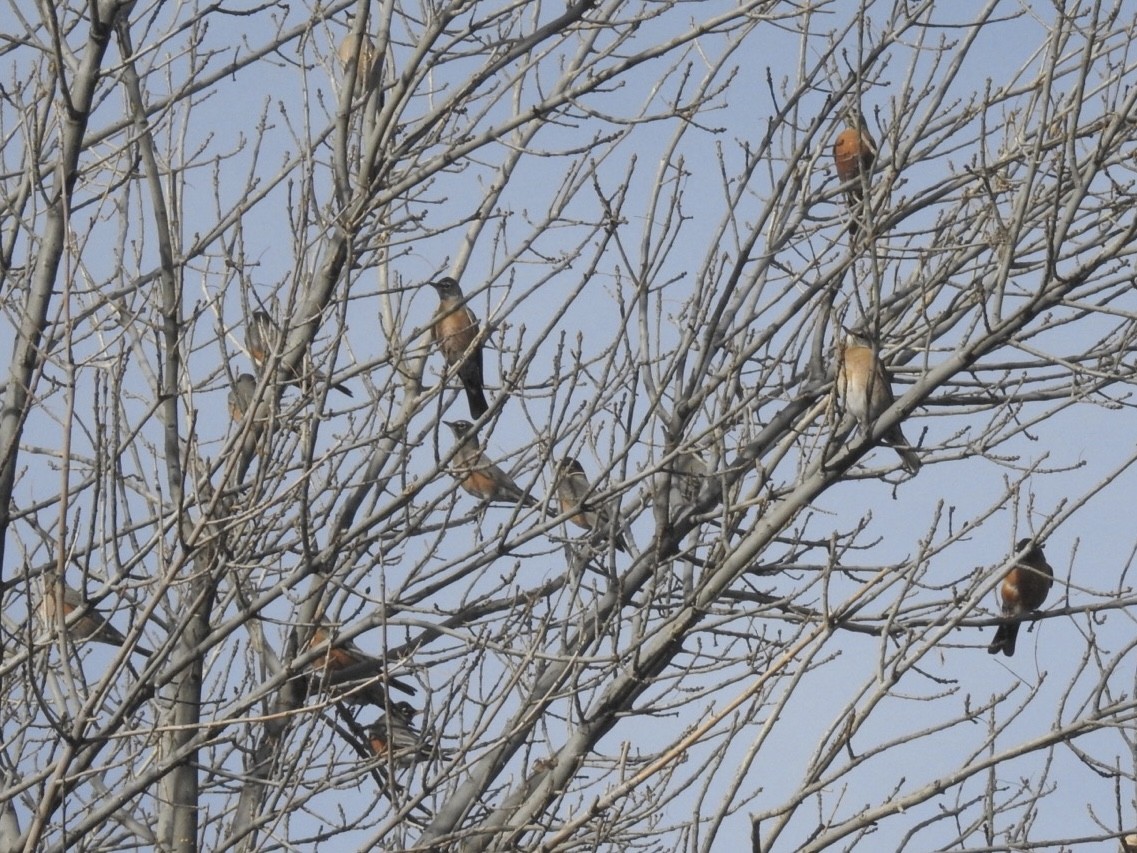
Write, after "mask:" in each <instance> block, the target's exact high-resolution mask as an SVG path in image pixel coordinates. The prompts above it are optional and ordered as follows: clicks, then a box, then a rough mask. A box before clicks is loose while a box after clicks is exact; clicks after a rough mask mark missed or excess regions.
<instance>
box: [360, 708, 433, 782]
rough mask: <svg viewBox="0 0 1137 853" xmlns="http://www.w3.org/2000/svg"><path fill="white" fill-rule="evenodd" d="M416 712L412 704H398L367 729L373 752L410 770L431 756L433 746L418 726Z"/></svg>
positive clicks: (388, 762)
mask: <svg viewBox="0 0 1137 853" xmlns="http://www.w3.org/2000/svg"><path fill="white" fill-rule="evenodd" d="M415 713H416V711H415V709H414V708H412V707H411V705H410V703H408V702H395V703H393V704H392V705H390V706H389V707H388V708H387V713H386V714H383V715H382V716H381V717H379V719H378V720H376V721H375V722H374V723H373V724H372V725H371V728H369V729H368V730H367V743H368V745H369V746H370V747H371V752H372V753H374V755H375V756H376V757H377V758H380V759H382V760H383V762H384V763H386V764H389V765H393V766H395V767H410V766H411V765H413V764H416V763H418V762H419V761H423V760H425V759H427V758H429V757H430V753H431V748H432V747H431V744H430V743H429V742H428V741H427V739H426V738H425V737H424V736H423V733H422V732H421V731H419V730H418V728H416V727H415V725H414V716H415Z"/></svg>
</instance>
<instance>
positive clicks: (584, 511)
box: [557, 456, 628, 552]
mask: <svg viewBox="0 0 1137 853" xmlns="http://www.w3.org/2000/svg"><path fill="white" fill-rule="evenodd" d="M592 491H593V489H592V487H591V486H590V485H589V483H588V477H587V476H586V475H585V473H584V468H583V467H582V466H581V464H580V462H578V461H577V460H576V459H573V458H572V457H571V456H566V457H565V458H564V459H562V460H561V462H560V464H559V465H557V500H558V501H559V502H560V505H561V512H571V513H572V515H570V516H569V518H568V520H569V521H571V522H572V523H573V524H575V525H576V526H577V527H582V528H584V529H585V530H588V531H591V532H592V533H595V534H600V535H604V534H606V533H607V532H608V531H609V530H611V529H612V519H611V516H610V515H609V514H608V511H607V509H605V508H604V507H603V506H602V505H598V504H595V503H590V502H589V501H587V500H586V498H587V496H588V495H589V494H590V493H591V492H592ZM612 544H613V545H615V546H616V550H618V551H625V552H626V551H627V550H628V543H627V542H626V541H625V539H624V534H623V533H621V532H620V531H619V530H617V531H616V535H615V537H614V538H613V540H612Z"/></svg>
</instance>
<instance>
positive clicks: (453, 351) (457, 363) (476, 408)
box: [430, 276, 489, 420]
mask: <svg viewBox="0 0 1137 853" xmlns="http://www.w3.org/2000/svg"><path fill="white" fill-rule="evenodd" d="M430 286H431V287H433V288H434V289H435V291H437V293H438V313H437V314H435V315H434V323H433V325H432V326H431V331H432V333H433V335H434V342H435V343H436V344H438V349H439V350H440V351H441V352H442V357H443V358H444V359H445V361H446V366H447V367H449V368H451V369H453V370H456V372H457V373H458V380H459V381H460V382H461V383H462V387H463V388H464V389H465V390H466V403H467V404H468V405H469V407H470V417H472V418H473V419H474V420H477V419H478V418H480V417H481V416H482V415H484V414H485V413H486V411H487V410H488V409H489V403H487V402H486V394H485V382H484V380H483V377H482V341H481V337H480V334H479V333H480V327H479V326H478V318H477V317H475V316H474V312H473V311H471V310H470V308H469V306H468V305H466V298H465V296H463V295H462V288H461V287H459V286H458V282H456V281H455V280H454V279H452V278H450V277H449V276H446V277H444V278H440V279H439V280H438V281H432V282H430Z"/></svg>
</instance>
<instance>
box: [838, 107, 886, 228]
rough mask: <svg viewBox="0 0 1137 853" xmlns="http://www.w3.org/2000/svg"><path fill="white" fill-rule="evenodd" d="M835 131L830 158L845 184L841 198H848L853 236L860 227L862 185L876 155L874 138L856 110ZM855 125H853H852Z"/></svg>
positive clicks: (867, 176) (862, 199) (862, 196)
mask: <svg viewBox="0 0 1137 853" xmlns="http://www.w3.org/2000/svg"><path fill="white" fill-rule="evenodd" d="M849 124H850V126H849V127H846V128H845V129H844V130H842V131H841V132H840V133H839V134H837V141H836V142H834V143H833V159H834V160H835V161H836V163H837V177H838V178H839V179H840V180H841V183H842V184H844V185H845V198H846V199H847V200H848V202H849V213H850V215H851V217H852V218H851V220H850V221H849V234H850V236H854V237H855V236H856V234H857V230H858V229H859V228H860V221H861V219H862V218H863V216H864V204H863V202H864V194H865V192H864V185H863V183H862V177H861V176H862V175H864V176H865V177H864V179H863V180H865V181H867V180H868V179H869V176H870V175H871V174H872V164H873V161H874V160H875V159H876V150H877V149H876V141H875V140H874V139H873V138H872V134H870V133H869V129H868V126H867V125H866V124H865V120H864V117H863V116H861V115H860V113H858V114H857V116H856V119H855V121H850V122H849ZM854 124H855V125H856V126H853V125H854Z"/></svg>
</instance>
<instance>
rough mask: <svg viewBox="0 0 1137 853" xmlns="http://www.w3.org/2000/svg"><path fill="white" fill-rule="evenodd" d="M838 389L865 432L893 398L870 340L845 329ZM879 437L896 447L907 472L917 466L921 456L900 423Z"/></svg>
mask: <svg viewBox="0 0 1137 853" xmlns="http://www.w3.org/2000/svg"><path fill="white" fill-rule="evenodd" d="M837 393H838V394H840V395H841V400H842V403H843V405H844V406H845V410H846V411H847V412H849V413H850V414H851V415H852V416H853V417H854V418H856V419H857V422H858V423H859V424H860V426H861V430H862V432H865V433H868V432H870V431H871V430H872V426H873V422H874V421H876V419H877V418H879V417H880V416H881V414H882V413H883V412H884V411H885V410H886V409H887V408H888V407H889V406H891V405H892V404H893V403H894V402H895V400H896V398H895V397H893V395H892V385H890V384H889V381H888V376H887V375H886V374H885V372H884V365H883V364H881V362H880V359H879V358H878V357H877V354H876V350H875V348H874V347H873V345H872V342H871V341H870V340H869V339H868V338H866V337H864V336H863V335H861V334H858V333H856V332H848V333H847V337H846V339H845V346H844V347H843V349H842V351H841V360H840V364H839V365H838V368H837ZM881 441H883V442H884V443H885V444H887V445H889V446H891V447H892V448H894V449H895V450H896V452H897V453H898V454H899V455H900V461H901V464H902V465H903V466H904V470H905V471H907V472H908V473H909V474H915V473H916V472H917V471H919V470H920V457H919V456H917V455H916V453H915V452H914V451H913V450H912V447H911V445H909V444H908V439H906V438H905V437H904V432H903V430H901V428H900V424H899V423H898V424H896V425H894V426H893V427H892V428H891V429H889V430H888V432H886V433H885V434H884V435H882V436H881Z"/></svg>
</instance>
